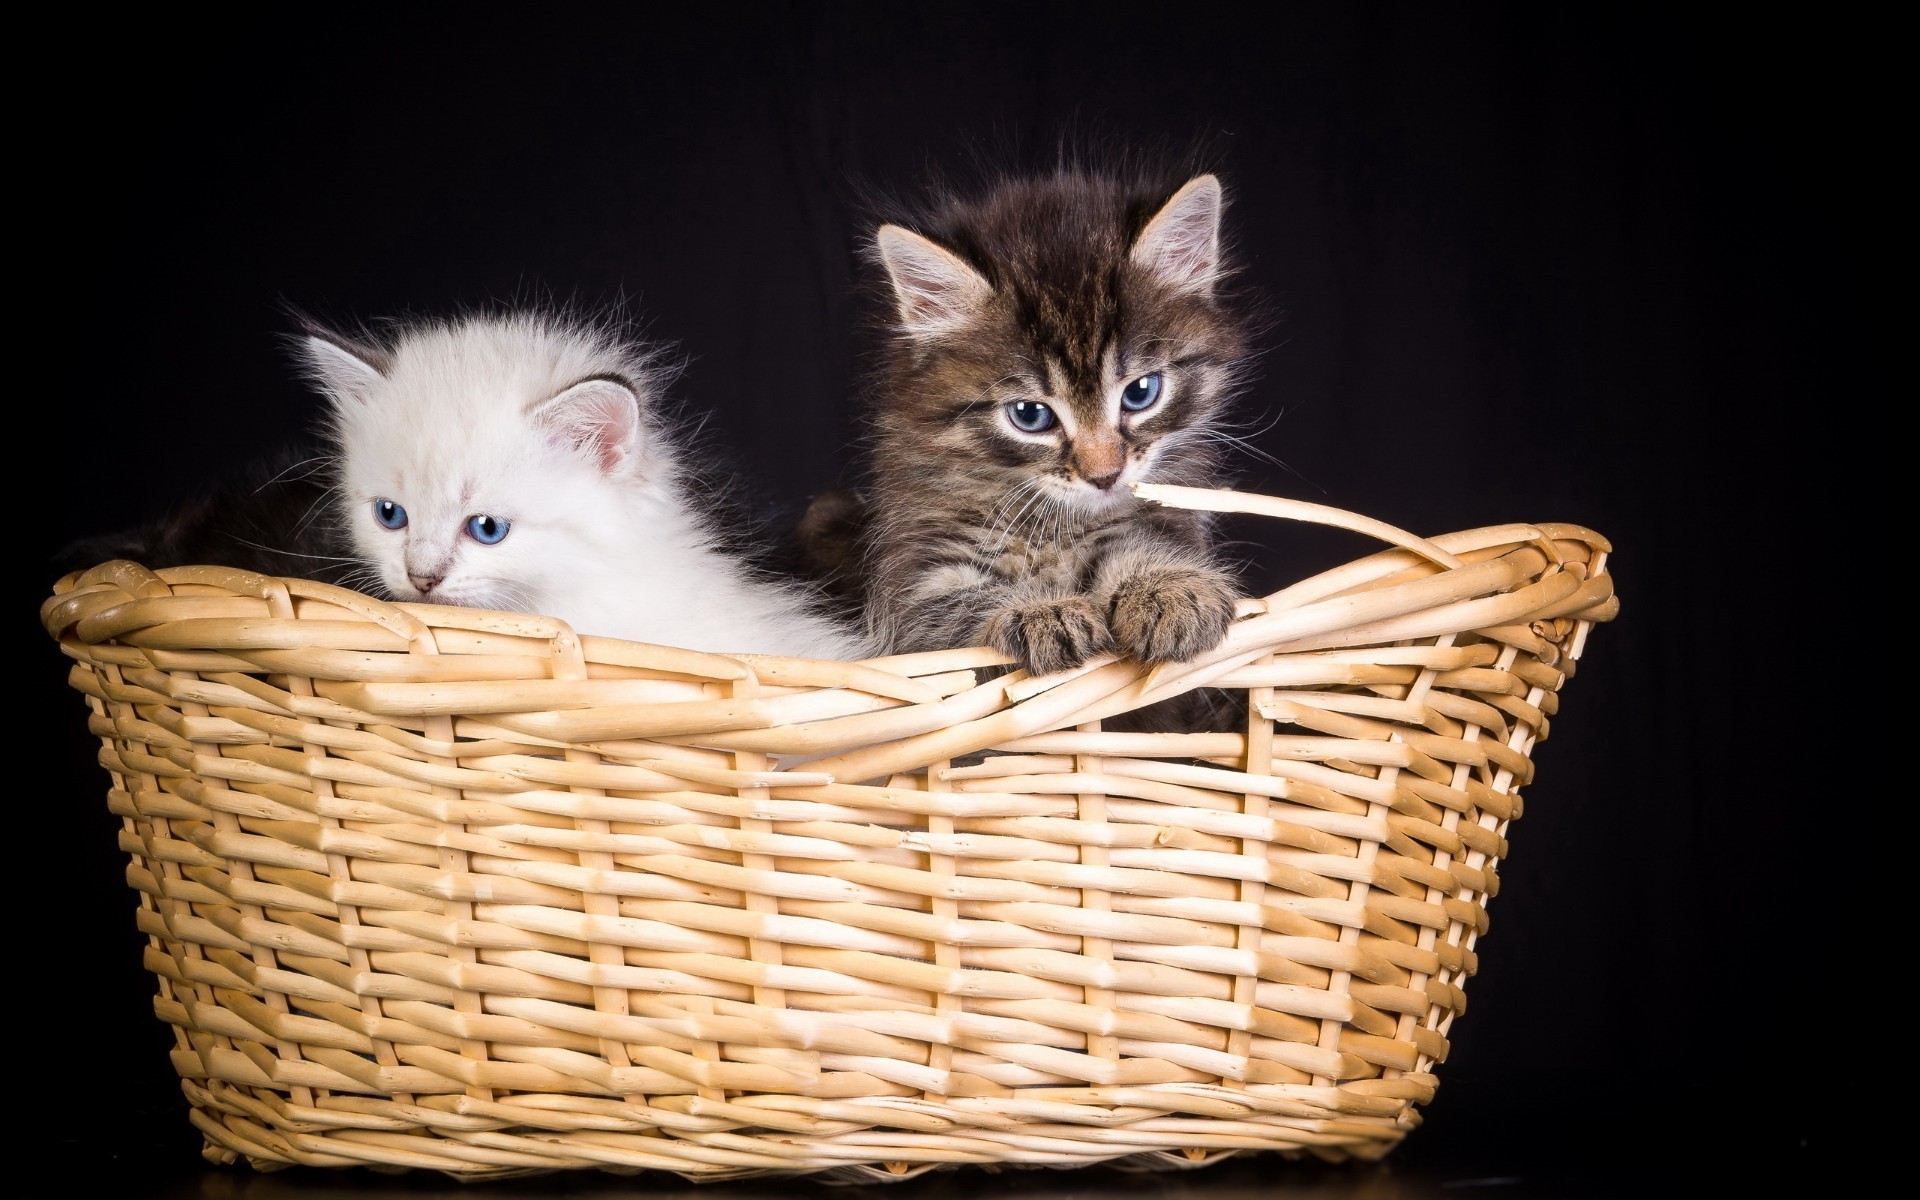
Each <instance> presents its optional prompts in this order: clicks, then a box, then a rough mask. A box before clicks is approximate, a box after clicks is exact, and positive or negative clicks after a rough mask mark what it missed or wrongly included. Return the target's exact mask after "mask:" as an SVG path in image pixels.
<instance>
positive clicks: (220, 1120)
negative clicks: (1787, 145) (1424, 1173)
mask: <svg viewBox="0 0 1920 1200" xmlns="http://www.w3.org/2000/svg"><path fill="white" fill-rule="evenodd" d="M1141 492H1142V494H1143V495H1147V496H1148V497H1149V498H1151V499H1154V500H1156V501H1159V502H1161V503H1171V504H1178V505H1183V506H1188V507H1200V508H1216V509H1221V510H1235V511H1242V512H1261V513H1267V514H1270V515H1275V516H1281V517H1288V518H1296V519H1308V520H1316V521H1324V522H1328V523H1332V524H1338V525H1344V526H1346V527H1348V528H1351V529H1354V530H1358V531H1362V532H1365V533H1368V534H1371V535H1376V536H1379V537H1381V538H1383V539H1385V540H1388V541H1390V542H1393V543H1396V545H1395V547H1394V548H1392V549H1388V550H1385V551H1382V552H1379V553H1376V554H1372V555H1370V556H1369V557H1365V558H1362V559H1360V560H1358V561H1356V562H1353V563H1351V564H1349V565H1347V566H1344V567H1341V568H1339V569H1336V570H1333V571H1329V572H1326V573H1323V574H1320V575H1316V576H1314V577H1313V578H1310V579H1306V580H1304V581H1302V582H1299V583H1296V584H1294V585H1292V586H1290V587H1288V588H1286V589H1284V590H1282V591H1280V592H1277V593H1275V594H1274V595H1272V596H1268V597H1266V598H1265V599H1263V600H1248V601H1245V602H1244V603H1243V604H1242V612H1241V617H1240V619H1239V620H1238V621H1237V623H1236V624H1235V626H1234V628H1233V630H1232V632H1231V634H1230V636H1229V637H1228V639H1227V641H1226V642H1225V643H1224V644H1223V645H1222V646H1221V647H1219V649H1218V650H1216V651H1214V652H1213V653H1211V654H1209V655H1207V656H1206V657H1205V658H1204V659H1202V660H1200V661H1198V662H1195V663H1190V664H1183V665H1181V666H1178V667H1164V666H1163V667H1160V668H1157V669H1155V670H1152V671H1148V670H1145V669H1143V668H1141V667H1140V666H1138V665H1137V664H1135V663H1133V662H1130V661H1113V660H1111V659H1107V660H1101V661H1097V662H1094V663H1092V664H1089V665H1088V666H1086V667H1085V668H1082V669H1080V670H1077V671H1073V672H1066V673H1063V674H1060V675H1055V676H1050V677H1046V678H1031V677H1029V676H1027V675H1026V674H1024V673H1020V672H1014V673H1012V674H1003V675H998V676H997V677H994V676H993V674H992V673H991V672H987V673H985V674H983V673H982V671H981V669H982V668H990V667H994V666H997V665H1001V664H1002V663H1003V662H1004V660H1002V659H1000V658H998V657H996V656H995V655H994V654H993V653H991V652H990V651H985V650H981V649H953V650H945V651H939V652H934V653H925V654H913V655H904V656H898V657H892V658H884V659H874V660H869V661H867V662H864V663H859V664H846V663H822V662H814V661H803V660H795V659H779V658H763V657H740V658H732V657H722V656H718V655H713V654H704V653H698V652H693V651H687V650H681V649H674V648H667V647H659V646H650V645H641V644H637V643H632V642H623V641H614V640H606V639H598V638H593V637H579V636H576V635H575V634H574V632H573V631H571V630H570V629H568V628H567V627H566V626H565V625H563V624H561V623H559V622H556V621H553V620H550V619H547V618H544V617H538V616H527V615H518V614H508V613H497V612H485V611H478V610H473V609H461V608H448V607H438V606H430V605H407V604H398V605H396V604H387V603H382V602H379V601H376V600H373V599H371V598H369V597H366V596H363V595H360V594H358V593H355V592H349V591H343V590H340V589H338V588H334V587H329V586H326V585H322V584H316V583H311V582H307V581H302V580H297V579H280V578H268V577H264V576H259V575H253V574H249V573H245V572H240V571H235V570H231V569H226V568H220V567H210V566H202V567H189V568H170V569H166V570H161V571H159V572H157V573H156V572H152V571H148V570H146V569H145V568H143V567H140V566H138V565H135V564H132V563H127V562H115V563H108V564H104V565H102V566H100V567H97V568H94V569H93V570H90V571H87V572H85V573H84V574H80V575H77V576H69V577H68V578H66V579H63V580H62V581H60V583H59V584H58V585H57V589H56V591H55V594H54V595H53V596H52V597H51V598H49V599H48V601H47V602H46V604H45V606H44V609H43V612H42V616H43V620H44V624H45V626H46V629H47V630H48V632H49V633H50V634H52V635H53V636H54V637H55V638H57V639H58V640H59V643H60V646H61V648H62V649H63V650H64V651H65V652H66V653H67V654H68V655H69V656H71V657H72V658H73V660H74V662H75V665H74V667H73V669H72V672H71V675H70V681H71V683H72V685H73V687H75V688H77V689H78V690H80V691H81V692H83V693H85V695H86V697H87V701H88V705H89V708H90V710H91V728H92V729H93V731H94V732H95V733H96V734H98V735H99V737H100V741H101V747H102V749H101V758H100V761H101V763H102V764H103V765H104V766H105V767H106V769H107V771H108V773H109V775H110V776H111V790H110V791H109V792H108V804H109V806H110V807H111V809H112V811H113V812H115V813H117V814H119V815H120V816H121V817H122V818H123V820H124V825H123V831H122V833H121V835H120V845H121V847H122V848H123V849H125V850H126V851H127V853H128V854H129V855H130V856H131V864H130V868H129V873H128V879H129V881H130V883H131V884H132V886H133V887H134V888H135V889H136V890H137V892H138V894H139V910H138V914H137V920H138V922H139V927H140V928H141V929H142V930H144V931H145V932H146V933H147V934H148V935H149V936H150V939H151V940H150V943H149V945H148V949H147V951H146V965H147V966H148V967H149V968H150V969H151V970H152V973H153V975H154V976H155V979H156V982H157V987H158V991H157V994H156V996H155V998H154V1011H155V1012H156V1013H157V1014H158V1016H159V1017H160V1019H161V1020H163V1021H165V1022H167V1023H169V1024H170V1025H172V1026H173V1027H174V1031H175V1036H176V1040H175V1049H174V1051H173V1065H174V1067H175V1068H176V1070H177V1071H178V1073H179V1076H180V1079H181V1081H182V1086H183V1088H184V1089H185V1091H186V1095H187V1098H188V1100H189V1102H190V1112H191V1115H192V1119H193V1121H194V1123H195V1125H197V1126H198V1127H199V1129H200V1130H201V1131H202V1132H203V1134H204V1136H205V1139H206V1150H205V1153H206V1155H207V1157H208V1158H210V1159H211V1160H213V1161H215V1162H221V1163H232V1162H236V1161H238V1160H240V1159H245V1160H247V1161H249V1162H251V1163H252V1164H253V1165H254V1166H256V1167H260V1168H263V1169H264V1168H274V1167H278V1166H282V1165H286V1164H301V1165H307V1166H321V1167H352V1166H368V1167H376V1168H380V1169H392V1168H403V1169H404V1168H424V1169H428V1170H435V1171H442V1172H446V1173H449V1174H451V1175H453V1176H456V1177H459V1178H481V1177H487V1176H497V1175H506V1174H515V1173H524V1172H532V1171H546V1170H554V1169H571V1168H589V1169H598V1170H607V1171H617V1172H632V1171H651V1170H658V1171H665V1172H673V1173H676V1174H678V1175H681V1176H685V1177H687V1178H690V1179H717V1178H725V1177H735V1176H746V1175H755V1174H766V1173H808V1174H817V1175H823V1176H824V1177H826V1178H838V1179H851V1180H857V1179H896V1178H903V1177H907V1176H911V1175H914V1174H917V1173H919V1172H921V1171H924V1170H927V1169H931V1168H935V1167H943V1166H956V1165H963V1164H990V1165H1001V1166H1011V1165H1050V1166H1071V1165H1078V1164H1088V1163H1095V1162H1102V1161H1108V1162H1116V1161H1117V1162H1120V1163H1121V1164H1122V1165H1136V1164H1137V1165H1143V1166H1152V1165H1182V1166H1184V1165H1192V1164H1196V1163H1202V1162H1208V1161H1212V1160H1214V1159H1217V1158H1220V1157H1225V1156H1229V1155H1232V1154H1235V1153H1238V1152H1243V1151H1252V1150H1265V1151H1277V1152H1280V1153H1283V1154H1286V1155H1289V1156H1293V1155H1301V1154H1311V1155H1315V1156H1318V1157H1321V1158H1325V1159H1330V1160H1340V1159H1348V1158H1361V1159H1367V1158H1375V1157H1378V1156H1380V1155H1382V1154H1385V1153H1386V1152H1387V1151H1389V1150H1390V1149H1392V1148H1393V1147H1394V1146H1395V1145H1396V1144H1398V1143H1399V1141H1400V1140H1401V1139H1402V1138H1403V1137H1404V1136H1405V1134H1406V1133H1407V1132H1408V1130H1410V1129H1411V1128H1413V1127H1414V1126H1415V1125H1417V1124H1418V1121H1419V1110H1420V1107H1421V1106H1423V1105H1425V1104H1426V1103H1428V1102H1429V1101H1430V1100H1431V1099H1432V1098H1433V1096H1434V1093H1435V1086H1436V1077H1435V1075H1434V1073H1433V1070H1434V1067H1435V1064H1437V1063H1439V1062H1441V1061H1442V1060H1443V1059H1444V1058H1445V1057H1446V1052H1447V1033H1448V1029H1449V1026H1450V1025H1451V1023H1452V1021H1453V1020H1454V1018H1455V1017H1456V1016H1457V1015H1458V1014H1459V1013H1460V1012H1461V1010H1462V1007H1463V1005H1464V1003H1465V997H1464V995H1463V992H1462V988H1463V985H1464V983H1465V981H1466V979H1467V977H1468V976H1470V975H1471V974H1473V972H1474V969H1475V954H1474V944H1475V940H1476V938H1477V937H1478V935H1479V934H1480V933H1482V932H1483V931H1484V930H1485V928H1486V904H1487V900H1488V898H1489V897H1490V896H1492V895H1493V894H1494V892H1495V891H1496V890H1497V883H1498V878H1497V876H1496V875H1495V871H1494V868H1495V866H1496V864H1497V863H1498V861H1499V860H1500V859H1501V858H1502V857H1504V855H1505V854H1506V851H1507V841H1506V836H1505V835H1506V831H1507V825H1508V822H1509V821H1511V820H1512V819H1513V818H1515V817H1517V816H1518V815H1519V814H1520V795H1519V788H1520V787H1521V786H1522V785H1523V784H1525V783H1526V782H1527V781H1528V780H1529V779H1530V778H1531V773H1532V768H1531V764H1530V761H1529V758H1528V755H1529V753H1530V751H1531V749H1532V747H1533V745H1534V743H1535V742H1536V741H1537V740H1538V739H1540V738H1542V737H1544V736H1546V733H1547V728H1548V720H1549V718H1550V717H1551V716H1552V714H1553V713H1554V711H1555V707H1556V702H1557V700H1558V697H1559V690H1560V687H1561V684H1562V683H1563V682H1564V681H1565V680H1566V679H1567V678H1568V677H1569V675H1571V673H1572V671H1573V665H1574V660H1575V659H1576V658H1577V657H1578V656H1579V653H1580V650H1581V648H1582V645H1583V643H1584V641H1585V639H1586V635H1587V632H1588V630H1589V628H1590V627H1591V625H1592V623H1594V622H1596V621H1604V620H1607V619H1609V618H1610V617H1612V615H1613V613H1614V611H1615V607H1616V602H1615V600H1614V598H1613V595H1612V586H1611V581H1610V579H1609V577H1608V575H1607V573H1606V570H1605V564H1606V557H1607V552H1608V546H1607V543H1606V542H1605V541H1604V540H1603V539H1602V538H1600V537H1599V536H1597V535H1595V534H1594V533H1592V532H1590V531H1588V530H1586V529H1582V528H1579V527H1576V526H1570V525H1511V526H1502V527H1496V528H1487V529H1476V530H1471V531H1468V532H1464V533H1457V534H1453V535H1450V536H1446V537H1440V538H1436V539H1433V540H1432V541H1422V540H1421V539H1418V538H1414V537H1411V536H1410V535H1406V534H1403V533H1400V532H1399V531H1396V530H1392V529H1390V528H1388V527H1386V526H1381V525H1378V524H1377V523H1374V522H1370V521H1366V520H1364V519H1361V518H1357V517H1350V516H1348V515H1345V514H1340V513H1338V512H1337V511H1335V510H1326V509H1320V508H1318V507H1317V506H1309V505H1301V504H1297V503H1294V502H1288V501H1281V500H1274V499H1269V498H1264V497H1257V496H1250V495H1244V494H1240V493H1224V492H1190V491H1186V490H1183V489H1171V488H1142V489H1141ZM1202 684H1211V685H1219V686H1225V687H1233V688H1245V689H1248V691H1247V695H1248V704H1247V714H1246V721H1245V726H1244V728H1243V729H1235V730H1233V731H1231V732H1222V733H1207V734H1142V733H1116V732H1101V731H1100V722H1101V721H1102V720H1103V719H1108V718H1111V717H1112V716H1114V715H1115V714H1116V713H1120V712H1124V711H1126V710H1129V709H1133V708H1136V707H1138V706H1140V705H1142V704H1145V703H1150V702H1152V701H1153V700H1155V699H1157V698H1161V697H1164V696H1166V695H1170V694H1173V693H1176V692H1178V691H1181V690H1183V689H1186V688H1189V687H1194V686H1198V685H1202Z"/></svg>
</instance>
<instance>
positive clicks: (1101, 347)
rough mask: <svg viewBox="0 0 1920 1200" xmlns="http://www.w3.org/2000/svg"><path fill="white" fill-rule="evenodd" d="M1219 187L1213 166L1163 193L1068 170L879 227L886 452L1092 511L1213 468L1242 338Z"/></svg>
mask: <svg viewBox="0 0 1920 1200" xmlns="http://www.w3.org/2000/svg"><path fill="white" fill-rule="evenodd" d="M1220 204H1221V197H1220V185H1219V183H1218V181H1217V180H1215V179H1214V178H1213V177H1212V176H1210V175H1203V176H1200V177H1199V178H1196V179H1194V180H1192V181H1190V182H1189V183H1187V184H1186V186H1184V187H1182V188H1181V189H1179V190H1178V191H1177V192H1175V193H1174V194H1173V195H1172V196H1171V197H1170V198H1168V197H1166V196H1165V195H1164V194H1161V195H1152V194H1145V193H1142V192H1139V191H1135V190H1133V189H1131V188H1130V187H1128V186H1126V185H1122V184H1119V183H1116V182H1113V181H1107V180H1100V179H1096V178H1091V177H1086V176H1080V175H1075V174H1061V175H1057V176H1053V177H1049V178H1043V179H1040V180H1035V181H1030V182H1025V183H1021V184H1017V185H1013V186H1010V187H1008V188H1004V189H1002V190H1001V191H1000V192H998V193H996V194H994V195H991V196H989V197H987V198H986V199H984V200H982V201H978V202H974V203H971V204H962V205H955V206H952V207H951V208H949V209H948V210H947V211H946V212H945V213H943V214H941V215H940V216H939V217H936V218H935V219H934V220H932V221H929V222H927V223H926V224H925V225H924V226H923V228H925V230H926V232H925V233H924V234H922V233H914V232H911V231H908V230H906V229H904V228H901V227H900V226H897V225H888V226H885V227H883V228H882V229H881V230H880V233H879V236H878V239H877V247H878V250H879V254H880V257H881V260H882V262H883V264H884V265H885V267H886V270H887V275H888V278H889V280H890V282H891V284H892V287H893V299H894V301H895V313H896V317H897V326H896V333H897V336H896V339H895V343H894V353H893V357H892V361H891V363H890V364H889V366H890V374H891V378H890V380H889V383H890V386H889V387H888V394H889V396H890V404H889V407H888V409H887V410H886V411H885V412H883V413H882V414H881V416H880V421H881V427H882V428H881V436H882V442H883V445H885V444H888V443H890V444H891V445H892V446H893V448H894V450H895V451H896V452H897V453H896V454H895V455H889V454H887V453H884V452H883V454H882V456H881V460H882V469H883V470H884V469H886V461H887V459H888V458H889V457H899V456H900V455H902V454H904V455H906V456H909V457H911V458H912V459H914V460H916V461H917V462H919V463H921V464H925V463H926V462H928V461H937V462H938V463H939V464H940V467H941V473H942V474H943V475H944V476H945V480H944V481H943V486H946V485H951V486H955V487H957V488H959V489H962V490H964V491H970V492H973V493H975V494H977V495H981V496H990V497H1010V496H1013V495H1014V494H1016V493H1017V494H1018V497H1019V498H1021V499H1025V498H1028V497H1031V498H1032V500H1033V502H1034V505H1035V506H1036V507H1037V508H1042V509H1044V508H1054V509H1064V510H1067V511H1072V512H1080V513H1088V514H1092V513H1102V512H1110V511H1113V510H1115V509H1118V508H1120V507H1122V506H1127V505H1132V504H1135V503H1137V501H1135V500H1134V497H1133V495H1132V492H1131V490H1130V489H1129V487H1128V486H1127V485H1129V484H1132V483H1135V482H1139V481H1143V480H1156V481H1162V482H1172V483H1187V484H1195V485H1201V484H1205V483H1208V482H1210V481H1211V479H1212V477H1213V475H1214V473H1215V465H1216V461H1217V454H1216V448H1217V444H1218V440H1219V434H1218V429H1217V426H1218V422H1219V419H1220V417H1221V415H1222V410H1223V408H1224V406H1225V404H1226V402H1227V400H1228V398H1229V395H1230V393H1231V391H1232V389H1233V385H1234V382H1235V380H1234V373H1235V371H1234V369H1235V365H1236V364H1237V363H1238V362H1239V361H1240V360H1241V357H1242V355H1243V354H1244V351H1245V338H1244V335H1243V331H1242V329H1241V326H1240V324H1239V322H1238V321H1237V320H1235V319H1234V318H1233V317H1231V316H1230V315H1229V314H1228V313H1226V312H1225V311H1224V309H1223V308H1222V306H1221V305H1220V304H1219V303H1218V301H1217V299H1216V296H1215V289H1216V284H1217V283H1218V282H1219V278H1220V275H1221V266H1220V262H1221V259H1220V237H1219V226H1220ZM902 469H904V467H903V468H902ZM1048 501H1051V502H1052V503H1051V504H1048V503H1046V502H1048Z"/></svg>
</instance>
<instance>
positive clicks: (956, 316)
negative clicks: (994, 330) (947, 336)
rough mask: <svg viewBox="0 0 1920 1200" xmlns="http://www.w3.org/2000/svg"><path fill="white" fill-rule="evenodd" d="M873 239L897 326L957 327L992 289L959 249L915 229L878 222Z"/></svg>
mask: <svg viewBox="0 0 1920 1200" xmlns="http://www.w3.org/2000/svg"><path fill="white" fill-rule="evenodd" d="M875 241H876V242H877V244H878V246H879V250H880V261H881V262H882V263H884V264H885V265H886V268H887V278H888V280H890V281H891V282H892V284H893V301H894V307H895V310H896V311H897V312H898V313H899V315H900V325H901V328H902V329H904V330H905V331H906V332H907V333H909V334H911V335H912V336H914V337H935V336H938V335H940V334H943V333H950V332H952V331H953V330H955V329H958V328H959V327H961V326H962V325H965V324H966V323H967V322H968V321H970V320H972V319H973V318H974V316H975V315H976V314H978V313H979V311H980V309H981V307H982V306H983V305H985V304H986V302H987V297H988V296H989V295H991V294H992V292H993V285H991V284H989V283H988V282H987V281H986V279H985V278H984V277H982V276H981V274H980V272H978V271H976V270H974V269H973V268H972V267H970V266H968V265H967V264H966V262H965V261H964V260H963V259H961V257H960V256H959V255H957V254H954V253H953V252H952V251H950V250H947V249H945V248H944V247H941V246H939V245H936V244H935V243H933V242H931V241H928V240H927V239H926V238H923V237H921V236H920V235H919V234H917V233H913V232H911V231H909V230H906V229H902V228H900V226H898V225H882V226H881V227H880V232H879V234H878V235H877V236H876V238H875Z"/></svg>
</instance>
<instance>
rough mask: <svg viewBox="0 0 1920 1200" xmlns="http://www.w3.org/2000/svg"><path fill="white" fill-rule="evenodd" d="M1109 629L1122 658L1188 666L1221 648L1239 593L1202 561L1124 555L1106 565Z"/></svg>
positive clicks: (1102, 575) (1100, 585)
mask: <svg viewBox="0 0 1920 1200" xmlns="http://www.w3.org/2000/svg"><path fill="white" fill-rule="evenodd" d="M1096 591H1097V592H1098V593H1099V594H1101V595H1104V596H1107V597H1108V598H1109V599H1108V603H1107V621H1108V628H1109V629H1110V631H1111V633H1112V636H1113V645H1114V648H1115V649H1117V650H1118V651H1119V652H1120V653H1121V654H1124V655H1127V656H1128V657H1130V658H1135V659H1138V660H1139V661H1141V662H1143V663H1161V662H1186V661H1187V660H1189V659H1194V658H1198V657H1199V656H1200V655H1202V654H1205V653H1206V652H1207V651H1209V650H1211V649H1213V648H1214V647H1215V646H1218V645H1219V644H1220V641H1221V639H1222V638H1224V637H1226V636H1227V628H1228V626H1230V625H1232V624H1233V613H1234V604H1235V600H1236V598H1237V597H1238V595H1239V589H1238V588H1237V586H1236V585H1235V584H1234V581H1233V580H1232V579H1231V578H1229V577H1228V576H1227V575H1226V574H1224V573H1222V572H1221V571H1219V570H1216V569H1215V568H1213V567H1212V566H1210V565H1208V564H1206V563H1203V562H1194V561H1183V560H1182V559H1181V558H1180V557H1178V556H1176V555H1172V554H1169V553H1167V552H1166V551H1164V550H1159V549H1154V550H1126V551H1122V552H1120V553H1118V554H1116V555H1115V556H1114V557H1112V558H1110V559H1108V560H1107V561H1106V562H1104V563H1102V565H1101V568H1100V571H1099V575H1098V578H1097V582H1096Z"/></svg>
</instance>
